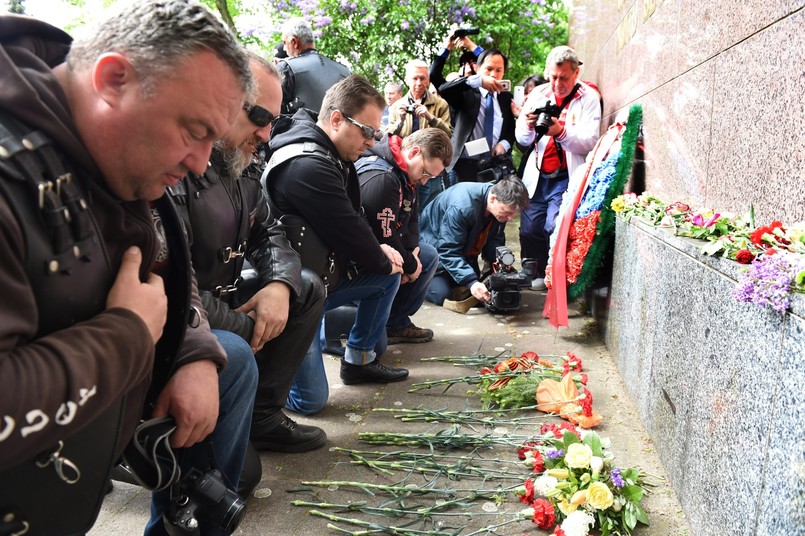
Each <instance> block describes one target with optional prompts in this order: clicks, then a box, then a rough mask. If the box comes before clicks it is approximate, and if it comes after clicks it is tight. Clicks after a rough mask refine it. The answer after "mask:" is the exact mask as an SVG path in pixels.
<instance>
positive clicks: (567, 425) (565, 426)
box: [559, 397, 592, 439]
mask: <svg viewBox="0 0 805 536" xmlns="http://www.w3.org/2000/svg"><path fill="white" fill-rule="evenodd" d="M590 398H591V399H592V397H590ZM591 403H592V402H591ZM559 430H560V433H559V438H560V439H561V438H562V436H563V435H564V431H563V430H568V431H570V432H573V433H574V434H575V435H576V437H578V438H579V439H581V434H579V431H578V430H576V425H574V424H573V423H572V422H567V421H562V422H560V423H559Z"/></svg>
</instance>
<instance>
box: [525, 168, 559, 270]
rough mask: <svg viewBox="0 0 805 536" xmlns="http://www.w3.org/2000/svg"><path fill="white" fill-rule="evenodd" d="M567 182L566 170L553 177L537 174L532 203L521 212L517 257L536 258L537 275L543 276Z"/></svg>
mask: <svg viewBox="0 0 805 536" xmlns="http://www.w3.org/2000/svg"><path fill="white" fill-rule="evenodd" d="M567 184H568V176H567V172H566V171H565V172H564V173H560V174H559V176H557V177H554V178H548V177H546V176H545V175H543V174H542V173H540V175H539V182H538V183H537V189H536V190H534V195H533V196H531V203H530V204H529V206H528V207H527V208H526V209H524V210H523V212H522V214H521V215H520V256H521V257H522V258H523V259H536V260H537V277H545V267H546V266H547V264H548V252H549V250H550V244H551V234H552V233H553V230H554V228H555V227H556V217H557V215H558V214H559V207H560V206H561V205H562V194H564V193H565V191H567Z"/></svg>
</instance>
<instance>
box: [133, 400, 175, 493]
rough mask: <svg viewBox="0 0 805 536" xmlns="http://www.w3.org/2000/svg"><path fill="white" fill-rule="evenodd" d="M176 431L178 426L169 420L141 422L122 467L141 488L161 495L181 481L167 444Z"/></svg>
mask: <svg viewBox="0 0 805 536" xmlns="http://www.w3.org/2000/svg"><path fill="white" fill-rule="evenodd" d="M174 430H176V423H175V422H174V420H173V418H172V417H169V416H164V417H159V418H156V419H151V420H148V421H145V422H142V423H141V424H140V426H138V427H137V429H136V430H135V432H134V437H133V438H132V440H131V442H130V443H129V444H128V446H127V447H126V450H125V451H124V452H123V463H124V465H125V467H126V469H127V470H128V472H129V473H131V476H132V477H133V478H134V480H136V481H137V483H138V484H139V485H140V486H142V487H144V488H146V489H149V490H152V491H160V490H163V489H165V488H167V487H168V486H170V485H171V484H173V483H175V482H177V481H178V480H179V478H180V476H181V471H180V469H179V462H178V461H177V459H176V454H175V453H174V452H173V449H172V448H171V446H170V443H169V442H168V441H169V439H170V435H171V434H172V433H173V431H174Z"/></svg>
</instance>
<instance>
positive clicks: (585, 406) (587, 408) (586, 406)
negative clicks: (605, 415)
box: [579, 387, 593, 417]
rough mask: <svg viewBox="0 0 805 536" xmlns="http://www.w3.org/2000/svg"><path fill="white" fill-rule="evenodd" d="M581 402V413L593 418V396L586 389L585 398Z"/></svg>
mask: <svg viewBox="0 0 805 536" xmlns="http://www.w3.org/2000/svg"><path fill="white" fill-rule="evenodd" d="M579 402H580V403H581V412H582V413H583V414H584V416H586V417H592V416H593V394H592V393H591V392H590V390H589V389H587V388H586V387H585V388H584V398H582V399H581V400H580V401H579Z"/></svg>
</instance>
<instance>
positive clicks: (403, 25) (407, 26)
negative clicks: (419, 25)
mask: <svg viewBox="0 0 805 536" xmlns="http://www.w3.org/2000/svg"><path fill="white" fill-rule="evenodd" d="M410 27H411V25H410V24H408V21H407V20H404V21H402V23H401V24H400V28H402V29H403V30H407V29H408V28H410Z"/></svg>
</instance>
